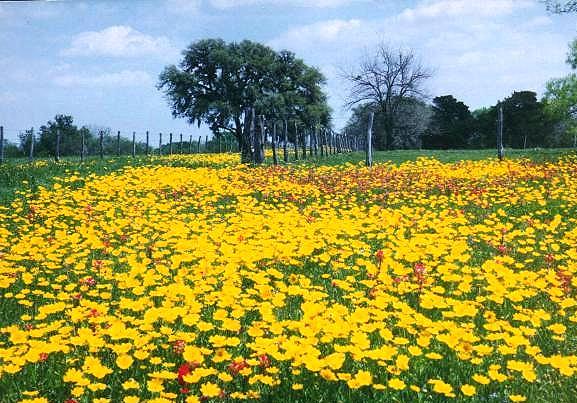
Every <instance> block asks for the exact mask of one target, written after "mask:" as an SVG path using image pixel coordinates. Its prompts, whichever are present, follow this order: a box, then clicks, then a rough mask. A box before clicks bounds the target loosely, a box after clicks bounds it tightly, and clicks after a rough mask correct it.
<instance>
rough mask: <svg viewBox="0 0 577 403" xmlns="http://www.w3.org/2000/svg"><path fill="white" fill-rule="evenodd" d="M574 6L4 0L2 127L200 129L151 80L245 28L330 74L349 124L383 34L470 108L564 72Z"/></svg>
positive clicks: (356, 0)
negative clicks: (54, 123) (346, 77)
mask: <svg viewBox="0 0 577 403" xmlns="http://www.w3.org/2000/svg"><path fill="white" fill-rule="evenodd" d="M576 22H577V15H574V14H569V15H563V16H559V15H550V14H548V13H547V12H546V11H545V8H544V6H543V5H542V4H540V3H539V2H537V1H536V0H483V1H471V0H416V1H392V0H316V1H315V0H186V1H185V0H154V1H153V0H126V1H120V0H117V1H104V0H100V1H97V0H93V1H72V0H70V1H46V2H43V1H35V2H23V1H17V2H0V125H3V126H4V127H5V133H6V135H7V138H8V139H11V140H15V139H16V137H17V134H18V132H19V131H21V130H24V129H26V128H29V127H39V126H40V125H42V124H44V123H46V121H48V120H51V119H52V118H53V117H54V116H55V115H56V114H58V113H62V114H70V115H72V116H73V117H74V119H75V122H76V124H78V125H79V126H81V125H89V126H99V127H110V128H111V129H112V130H114V131H116V130H120V131H121V132H123V133H126V134H128V133H132V131H136V132H137V133H138V135H139V137H140V138H142V135H143V133H144V131H146V130H150V131H151V133H158V132H164V133H167V132H170V131H172V132H174V133H181V132H182V133H184V134H186V135H189V134H192V135H194V136H198V135H203V136H204V135H205V134H207V130H206V129H205V128H202V127H201V128H200V129H199V128H197V127H191V126H190V125H188V124H187V123H186V121H185V120H184V119H173V118H172V116H171V113H170V109H169V107H168V104H167V103H166V101H165V100H164V98H163V96H162V94H161V92H159V91H158V90H157V89H156V83H157V79H158V75H159V73H160V72H161V71H162V69H163V68H164V66H166V65H168V64H177V63H178V62H179V60H180V52H181V50H182V49H184V48H185V47H186V46H187V45H188V44H190V43H191V42H193V41H195V40H198V39H202V38H207V37H221V38H223V39H225V40H228V41H240V40H242V39H250V40H254V41H259V42H262V43H265V44H267V45H269V46H272V47H273V48H275V49H277V50H280V49H288V50H291V51H294V52H295V53H296V54H297V56H299V57H301V58H303V59H304V60H305V62H307V63H308V64H310V65H314V66H317V67H319V68H320V69H321V71H322V72H323V73H324V74H325V76H326V77H327V86H326V91H327V93H328V94H329V97H330V103H331V106H332V107H333V109H334V124H335V127H336V128H337V129H338V128H340V127H342V126H343V125H344V123H345V122H346V119H347V117H348V115H349V113H348V112H347V111H346V110H343V107H342V105H343V100H344V97H345V96H346V83H345V82H343V81H342V80H341V79H340V78H339V68H341V67H343V66H345V67H354V66H355V65H356V64H357V63H358V60H359V58H360V57H361V56H362V55H363V54H364V53H366V52H369V53H370V52H371V50H372V49H374V48H375V46H376V45H377V44H378V43H380V42H385V43H387V44H389V45H390V46H392V47H401V48H411V49H413V50H414V51H415V53H416V54H417V55H418V56H419V58H420V59H421V61H422V62H423V64H425V65H428V66H430V67H432V68H433V69H434V71H435V75H434V77H433V78H432V79H431V80H430V81H429V82H428V84H427V88H428V92H429V93H430V94H431V95H432V96H436V95H446V94H453V95H454V96H455V97H457V98H458V99H460V100H462V101H464V102H465V103H466V104H467V105H469V106H470V107H471V109H475V108H478V107H482V106H489V105H492V104H494V103H495V102H496V101H497V100H498V99H502V98H504V97H506V96H508V95H510V94H511V93H512V92H513V91H515V90H534V91H536V92H538V93H539V94H542V92H543V89H544V85H545V83H546V81H547V80H549V79H551V78H554V77H560V76H563V75H565V74H567V73H568V71H569V68H568V66H566V64H565V63H564V61H565V56H566V53H567V44H568V42H569V41H570V40H572V39H573V38H574V37H575V36H577V35H576V28H577V25H576Z"/></svg>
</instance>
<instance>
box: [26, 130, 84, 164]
mask: <svg viewBox="0 0 577 403" xmlns="http://www.w3.org/2000/svg"><path fill="white" fill-rule="evenodd" d="M82 135H84V132H82ZM33 160H34V128H32V129H30V150H29V152H28V161H29V162H32V161H33Z"/></svg>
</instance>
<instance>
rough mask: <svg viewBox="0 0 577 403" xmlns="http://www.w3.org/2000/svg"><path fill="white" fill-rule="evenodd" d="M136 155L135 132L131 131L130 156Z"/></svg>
mask: <svg viewBox="0 0 577 403" xmlns="http://www.w3.org/2000/svg"><path fill="white" fill-rule="evenodd" d="M134 157H136V132H132V158H134Z"/></svg>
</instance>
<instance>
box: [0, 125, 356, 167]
mask: <svg viewBox="0 0 577 403" xmlns="http://www.w3.org/2000/svg"><path fill="white" fill-rule="evenodd" d="M259 118H261V120H260V122H259V123H260V125H261V127H262V129H261V133H260V134H261V136H262V138H263V139H264V144H263V146H266V145H267V144H266V143H267V140H268V137H269V136H268V135H267V131H266V130H265V126H264V124H265V123H264V122H265V120H264V117H262V116H259ZM288 127H289V126H288V121H287V120H286V119H285V120H284V121H283V130H282V135H281V134H280V133H279V130H278V122H276V121H275V122H273V124H272V128H268V129H269V130H268V132H269V133H268V134H270V139H271V141H270V146H271V148H272V153H273V163H274V164H278V162H279V159H280V158H279V153H280V152H281V147H282V159H283V160H284V162H285V163H286V162H289V145H290V144H291V143H290V142H289V140H288ZM294 130H295V141H294V142H292V147H293V151H294V160H298V159H299V147H300V148H301V152H300V154H301V155H300V157H301V158H307V154H308V156H310V157H312V156H315V157H318V156H319V155H320V156H321V157H324V156H329V155H332V154H337V153H341V152H350V151H360V150H362V149H365V148H366V144H363V143H364V142H361V141H359V140H358V139H357V138H355V137H352V136H348V135H347V134H346V133H344V134H342V133H335V132H333V131H332V130H330V129H326V128H322V127H315V128H309V129H304V130H302V131H299V125H298V122H297V121H295V122H294ZM120 134H121V133H120V131H117V132H116V139H115V140H116V144H115V149H116V150H115V151H116V156H118V157H119V156H121V155H122V147H121V135H120ZM104 136H105V132H104V131H100V132H99V134H98V154H97V155H99V157H100V159H104V157H105V153H104V151H105V147H104ZM62 137H63V136H62V133H61V131H60V130H57V132H56V141H55V143H56V144H55V148H54V150H55V153H54V159H55V160H56V161H60V159H61V156H62V155H61V151H62V144H63V140H62ZM150 139H151V138H150V133H149V131H146V142H145V143H144V144H142V143H140V144H142V145H143V146H144V154H145V155H150V152H151V147H150ZM179 140H180V141H179V142H178V153H179V154H183V153H184V152H185V143H186V145H187V146H188V147H187V148H188V150H187V152H188V154H193V153H200V152H201V150H202V148H203V147H202V144H201V143H202V136H199V137H198V140H197V141H194V139H193V136H192V135H190V137H189V139H188V141H186V140H184V138H183V135H182V133H180V137H179ZM231 140H232V139H230V138H229V139H227V140H226V141H225V142H224V148H225V151H226V152H233V151H237V150H238V151H240V150H239V149H238V145H236V146H235V144H234V141H231ZM80 141H81V146H80V160H81V161H84V160H85V159H86V156H87V144H86V134H85V133H84V132H83V133H82V134H81V139H80ZM4 143H5V141H4V127H3V126H0V163H2V162H4V160H5V147H4ZM35 143H36V141H35V136H34V130H33V129H32V130H31V131H30V139H29V149H28V159H29V161H33V159H34V153H35V149H34V147H35ZM214 147H215V148H217V149H218V152H219V153H220V152H222V151H223V141H222V139H221V138H220V137H218V138H217V139H215V141H214ZM165 148H168V150H167V151H168V154H169V155H172V154H174V152H175V151H176V150H175V147H174V142H173V135H172V133H169V142H168V144H163V134H162V133H159V137H158V150H157V151H156V152H157V153H158V155H162V154H163V153H164V151H165V150H164V149H165ZM202 151H203V152H208V151H209V139H208V136H205V141H204V150H202ZM215 151H216V150H215ZM130 155H131V156H132V157H133V158H134V157H136V155H137V142H136V132H134V131H133V132H132V144H131V148H130Z"/></svg>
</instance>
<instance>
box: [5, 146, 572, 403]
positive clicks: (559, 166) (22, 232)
mask: <svg viewBox="0 0 577 403" xmlns="http://www.w3.org/2000/svg"><path fill="white" fill-rule="evenodd" d="M508 157H509V158H508V159H507V160H506V161H503V162H498V161H496V160H495V159H494V158H493V152H490V151H459V152H456V151H438V152H416V151H415V152H413V151H399V152H386V153H377V154H376V155H375V162H376V164H375V166H374V167H372V168H371V169H368V168H365V167H363V166H362V163H361V161H362V160H363V158H364V156H363V155H362V154H361V153H353V154H343V155H338V156H332V157H330V158H325V159H318V160H312V161H307V162H297V163H292V164H290V165H288V166H278V167H274V166H270V165H269V166H263V167H256V168H251V167H246V166H241V165H239V164H238V156H236V155H231V154H222V155H192V156H172V157H162V158H158V157H148V158H137V159H135V160H132V159H130V158H120V159H106V160H105V161H100V160H90V161H88V162H86V163H84V164H79V163H78V161H72V160H69V161H67V160H65V161H63V162H61V163H58V164H55V163H53V162H45V161H38V162H36V163H34V165H32V166H30V165H28V164H26V163H23V162H18V161H14V162H10V163H9V164H7V165H5V166H1V167H0V189H1V192H2V193H1V194H0V198H1V200H0V402H1V403H12V402H35V403H42V402H67V403H73V402H97V403H105V402H114V403H115V402H126V403H132V402H139V401H148V402H156V403H160V402H200V401H205V402H229V401H239V400H248V401H259V402H278V401H286V402H316V401H319V402H321V401H324V402H365V401H371V402H373V401H374V402H445V401H447V400H454V401H471V402H506V401H513V402H515V401H528V402H568V403H569V402H574V401H575V396H576V395H577V380H576V372H577V355H576V351H577V300H576V287H577V280H576V279H575V273H576V272H577V157H576V156H575V155H574V153H571V152H570V151H564V150H552V151H549V150H540V151H535V150H533V151H527V152H509V153H508Z"/></svg>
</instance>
